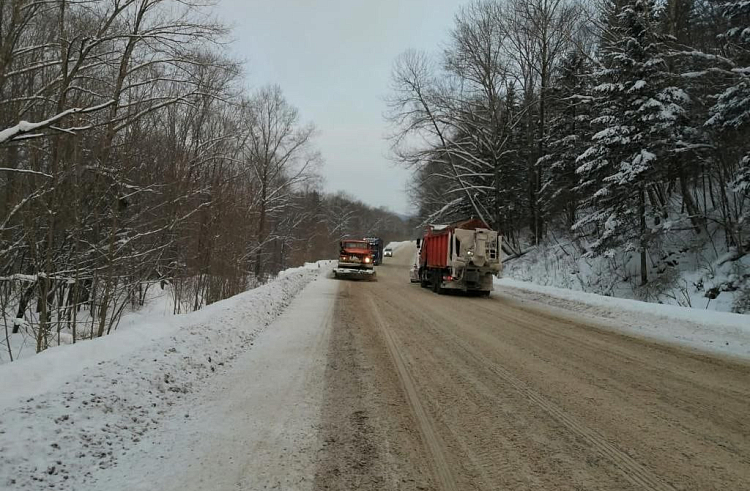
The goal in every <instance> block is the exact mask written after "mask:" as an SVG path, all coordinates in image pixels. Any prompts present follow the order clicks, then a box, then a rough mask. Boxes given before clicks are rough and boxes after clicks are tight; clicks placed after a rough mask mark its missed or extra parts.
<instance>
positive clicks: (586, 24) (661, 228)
mask: <svg viewBox="0 0 750 491" xmlns="http://www.w3.org/2000/svg"><path fill="white" fill-rule="evenodd" d="M392 79H393V82H392V83H393V87H392V91H391V95H390V98H389V105H390V108H389V114H388V118H389V120H390V121H391V122H393V124H394V126H395V128H396V130H394V132H393V134H392V135H391V137H392V143H393V154H394V158H395V159H397V160H398V161H400V162H402V163H403V164H404V165H406V166H408V167H409V168H411V169H413V171H414V178H413V183H412V189H413V191H412V197H413V200H414V204H415V205H416V206H417V208H418V210H419V218H420V220H421V221H422V222H425V223H427V222H440V221H446V220H450V219H452V218H457V217H465V216H476V217H479V218H482V219H484V220H485V221H486V222H487V223H489V224H492V226H493V227H495V228H496V229H497V230H499V231H501V232H502V233H503V236H504V237H505V252H506V254H507V255H508V256H510V257H518V256H521V255H523V254H524V253H526V252H527V251H530V250H536V249H539V248H541V247H545V248H548V247H554V248H556V250H561V251H564V254H563V252H560V253H559V254H558V257H559V256H561V255H564V256H568V257H569V258H574V260H572V261H569V262H570V263H571V265H570V270H571V271H572V272H573V273H574V274H578V273H579V272H578V271H576V269H577V268H578V266H579V263H580V262H581V261H584V262H585V261H589V265H590V264H593V263H591V261H596V262H597V263H599V264H601V263H607V264H608V266H607V268H605V269H606V270H605V271H601V272H600V274H601V275H602V276H609V278H603V281H605V280H606V281H608V282H609V283H610V286H609V287H608V288H602V289H601V290H597V292H600V293H604V294H616V292H615V291H614V290H613V286H612V285H613V284H615V283H618V282H625V283H629V284H630V285H632V287H633V289H634V290H636V291H637V292H638V296H639V297H640V298H644V299H649V300H654V299H657V300H659V295H660V294H661V292H663V291H665V290H669V291H672V290H673V289H674V288H676V287H677V286H678V285H676V283H677V282H682V281H687V280H685V279H684V278H682V277H681V274H682V273H681V271H682V269H684V268H695V267H702V268H704V269H705V270H706V275H705V276H706V277H705V278H701V279H698V280H696V281H695V285H685V286H684V288H697V289H699V290H704V291H705V294H706V295H707V296H708V297H709V298H711V297H710V296H711V295H718V294H719V293H718V292H721V291H742V292H744V293H742V294H741V295H738V302H739V304H738V305H737V306H735V310H736V311H747V310H750V272H749V271H748V270H749V269H750V268H749V267H748V262H749V261H747V260H746V259H747V254H748V252H749V251H750V2H747V1H744V0H729V1H717V0H661V1H655V0H489V1H475V2H472V3H471V4H469V5H467V6H465V7H463V8H461V9H460V11H459V12H458V13H457V15H456V17H455V23H454V27H453V29H452V30H451V31H450V35H449V37H448V38H447V40H446V44H445V48H444V49H443V50H442V52H438V53H424V52H417V51H407V52H405V53H404V54H403V55H402V56H400V57H399V58H398V59H397V60H396V62H395V64H394V68H393V76H392ZM560 247H562V249H560ZM688 263H689V264H688ZM512 264H513V262H512V261H510V262H509V265H512ZM681 268H682V269H681ZM719 270H721V271H719ZM534 278H535V276H534V275H532V276H531V277H530V278H529V279H534ZM713 280H716V281H713ZM586 281H588V280H586ZM709 283H710V284H709ZM586 286H587V285H584V288H585V287H586ZM680 288H683V287H682V286H681V287H680ZM670 289H672V290H670ZM740 297H742V298H744V300H742V299H741V298H740ZM743 302H744V303H743ZM688 303H689V302H688Z"/></svg>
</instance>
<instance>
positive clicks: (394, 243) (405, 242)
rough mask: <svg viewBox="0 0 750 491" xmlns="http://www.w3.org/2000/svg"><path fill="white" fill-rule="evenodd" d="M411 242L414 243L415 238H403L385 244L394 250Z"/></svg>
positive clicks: (387, 247)
mask: <svg viewBox="0 0 750 491" xmlns="http://www.w3.org/2000/svg"><path fill="white" fill-rule="evenodd" d="M410 244H414V241H413V240H402V241H400V242H388V245H387V246H385V248H386V249H393V250H394V251H395V250H396V249H400V248H402V247H404V246H408V245H410Z"/></svg>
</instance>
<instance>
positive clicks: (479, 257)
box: [418, 219, 502, 296]
mask: <svg viewBox="0 0 750 491" xmlns="http://www.w3.org/2000/svg"><path fill="white" fill-rule="evenodd" d="M501 240H502V238H501V237H500V236H499V235H498V233H497V232H495V231H494V230H490V229H489V227H488V226H487V225H486V224H485V223H484V222H483V221H481V220H477V219H470V220H465V221H462V222H456V223H452V224H450V225H431V226H430V227H428V228H427V230H426V232H425V234H424V238H423V239H422V243H421V247H420V251H419V269H418V274H419V283H420V285H422V287H424V288H428V287H429V288H432V289H433V291H435V292H437V293H443V292H445V291H446V290H459V291H464V292H477V293H479V294H481V295H484V296H489V294H490V292H491V291H492V290H493V287H492V283H493V282H492V278H493V276H495V275H498V274H499V273H500V271H501V270H502V262H501V261H500V251H501V245H502V243H501Z"/></svg>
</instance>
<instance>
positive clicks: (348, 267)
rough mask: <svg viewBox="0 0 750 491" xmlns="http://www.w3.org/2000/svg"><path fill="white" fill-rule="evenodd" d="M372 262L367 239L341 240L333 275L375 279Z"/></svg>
mask: <svg viewBox="0 0 750 491" xmlns="http://www.w3.org/2000/svg"><path fill="white" fill-rule="evenodd" d="M374 263H375V261H374V260H373V257H372V250H371V247H370V242H369V241H367V240H356V239H346V240H342V241H341V242H340V243H339V261H338V265H337V267H335V268H333V276H334V277H336V278H363V279H375V268H374V266H375V264H374Z"/></svg>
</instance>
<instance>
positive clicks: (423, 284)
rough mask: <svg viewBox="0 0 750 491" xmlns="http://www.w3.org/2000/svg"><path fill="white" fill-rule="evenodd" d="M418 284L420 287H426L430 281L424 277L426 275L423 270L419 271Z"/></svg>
mask: <svg viewBox="0 0 750 491" xmlns="http://www.w3.org/2000/svg"><path fill="white" fill-rule="evenodd" d="M419 286H421V287H422V288H427V287H428V286H430V283H429V281H428V280H427V279H426V275H425V272H424V271H422V272H421V273H419Z"/></svg>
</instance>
